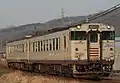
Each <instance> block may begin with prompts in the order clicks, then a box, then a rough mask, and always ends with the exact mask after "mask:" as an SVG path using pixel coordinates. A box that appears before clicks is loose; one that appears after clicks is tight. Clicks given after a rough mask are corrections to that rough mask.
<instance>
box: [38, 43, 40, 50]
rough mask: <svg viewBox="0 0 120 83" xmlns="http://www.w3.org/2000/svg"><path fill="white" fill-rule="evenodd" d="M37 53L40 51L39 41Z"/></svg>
mask: <svg viewBox="0 0 120 83" xmlns="http://www.w3.org/2000/svg"><path fill="white" fill-rule="evenodd" d="M38 51H40V41H38Z"/></svg>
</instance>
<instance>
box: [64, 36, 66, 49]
mask: <svg viewBox="0 0 120 83" xmlns="http://www.w3.org/2000/svg"><path fill="white" fill-rule="evenodd" d="M64 49H66V36H64Z"/></svg>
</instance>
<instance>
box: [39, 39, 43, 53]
mask: <svg viewBox="0 0 120 83" xmlns="http://www.w3.org/2000/svg"><path fill="white" fill-rule="evenodd" d="M40 47H41V51H43V49H42V47H43V42H42V41H41V46H40Z"/></svg>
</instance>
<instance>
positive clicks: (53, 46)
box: [53, 39, 55, 50]
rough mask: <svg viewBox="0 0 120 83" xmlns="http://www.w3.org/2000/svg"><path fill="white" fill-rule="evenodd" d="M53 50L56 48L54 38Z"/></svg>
mask: <svg viewBox="0 0 120 83" xmlns="http://www.w3.org/2000/svg"><path fill="white" fill-rule="evenodd" d="M53 50H55V39H53Z"/></svg>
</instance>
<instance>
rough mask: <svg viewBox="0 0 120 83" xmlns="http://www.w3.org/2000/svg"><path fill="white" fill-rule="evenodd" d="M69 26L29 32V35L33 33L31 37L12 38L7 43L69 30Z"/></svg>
mask: <svg viewBox="0 0 120 83" xmlns="http://www.w3.org/2000/svg"><path fill="white" fill-rule="evenodd" d="M69 28H70V27H59V28H52V29H49V30H46V31H36V33H35V34H28V36H29V35H31V37H22V38H20V39H15V40H12V41H8V42H7V43H11V42H15V41H20V40H24V39H30V38H34V37H38V36H43V35H47V34H50V33H54V32H59V31H63V30H67V29H69Z"/></svg>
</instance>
